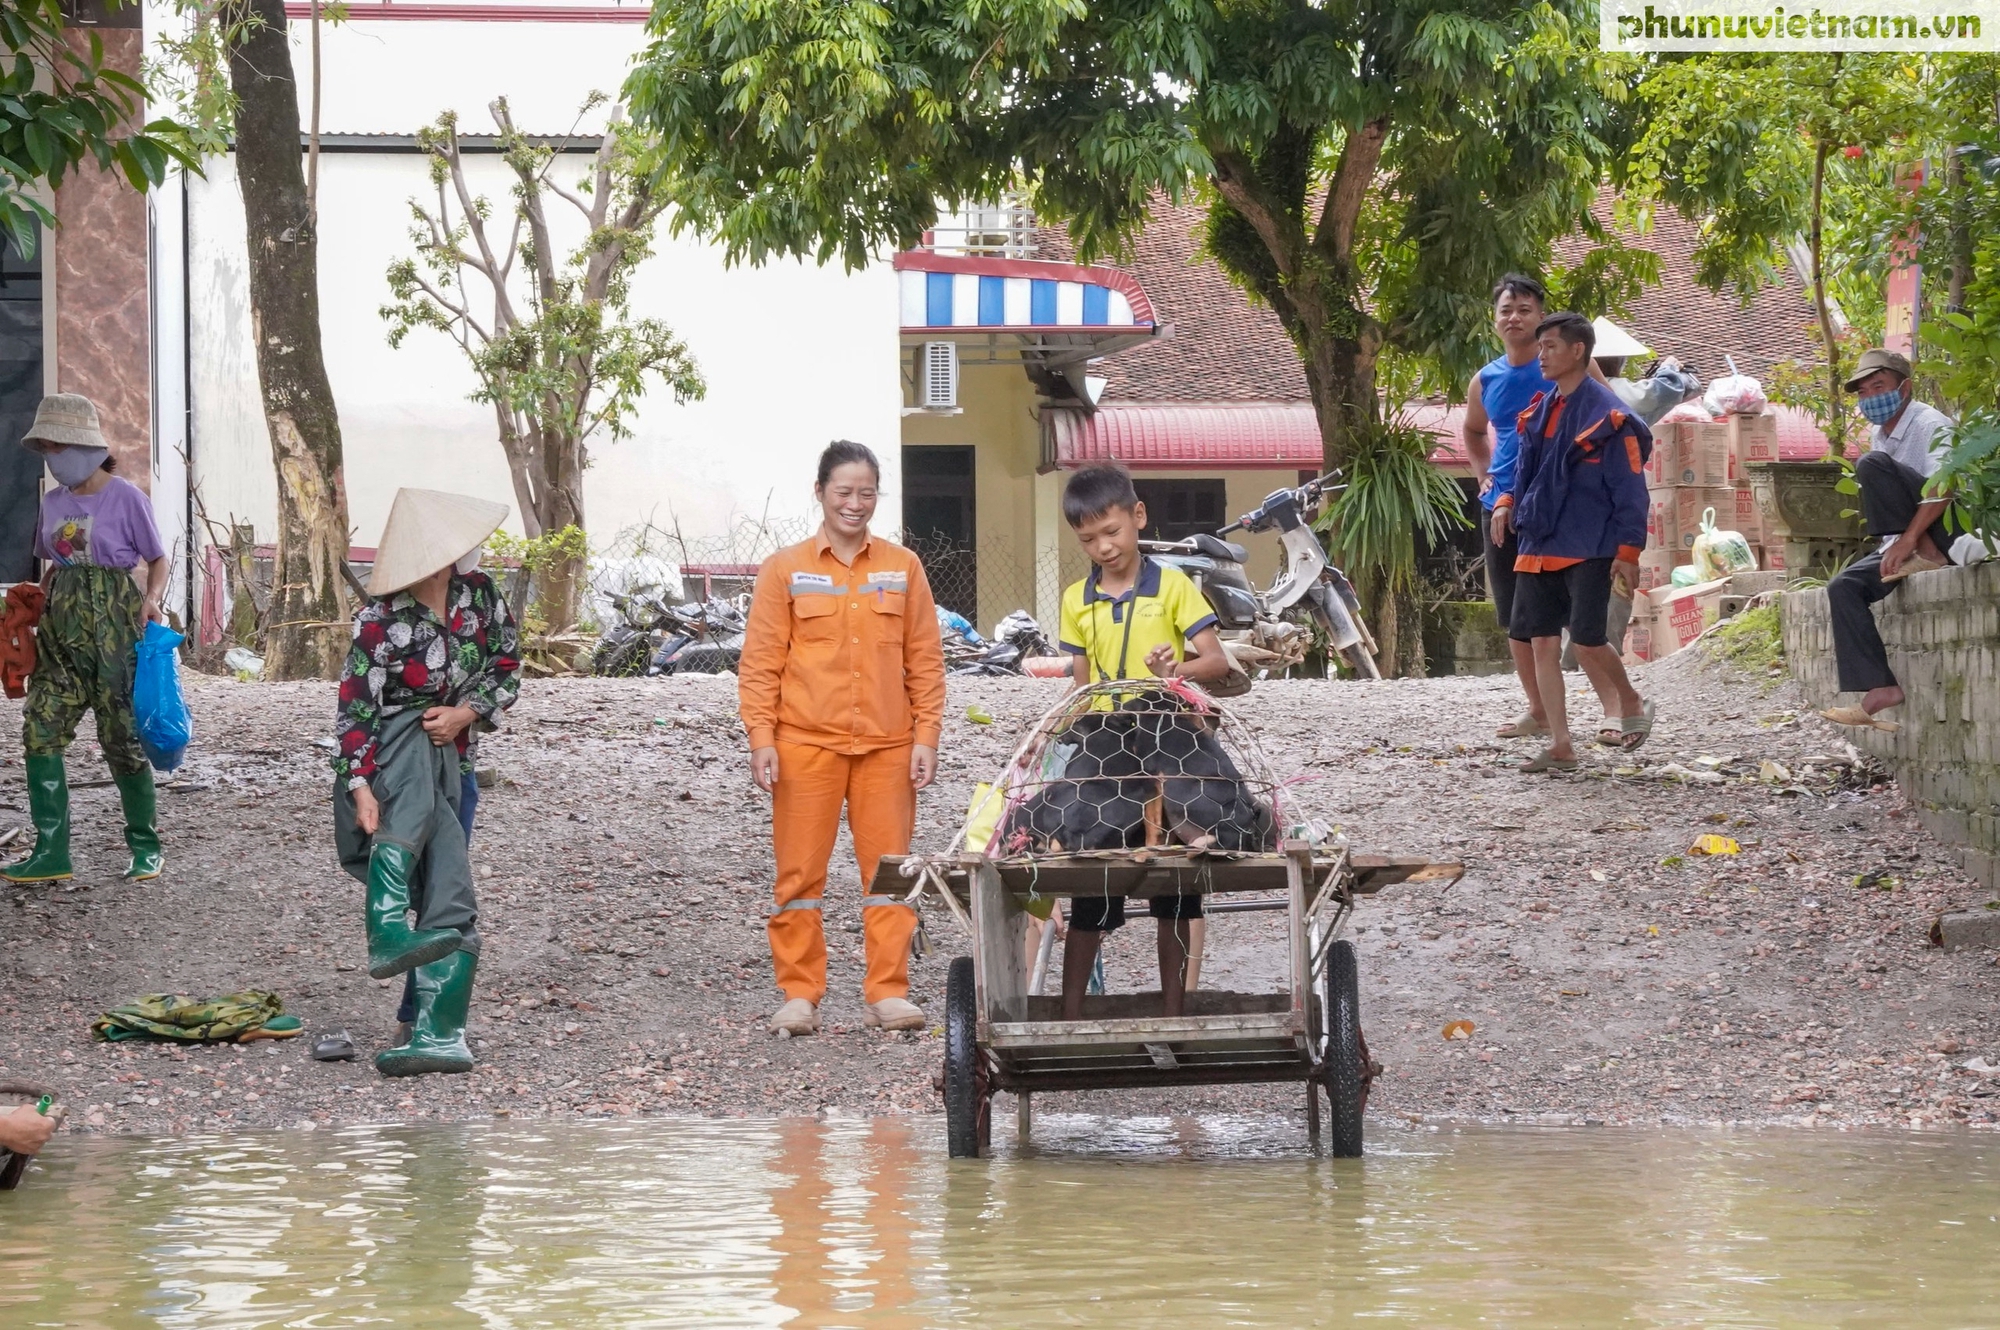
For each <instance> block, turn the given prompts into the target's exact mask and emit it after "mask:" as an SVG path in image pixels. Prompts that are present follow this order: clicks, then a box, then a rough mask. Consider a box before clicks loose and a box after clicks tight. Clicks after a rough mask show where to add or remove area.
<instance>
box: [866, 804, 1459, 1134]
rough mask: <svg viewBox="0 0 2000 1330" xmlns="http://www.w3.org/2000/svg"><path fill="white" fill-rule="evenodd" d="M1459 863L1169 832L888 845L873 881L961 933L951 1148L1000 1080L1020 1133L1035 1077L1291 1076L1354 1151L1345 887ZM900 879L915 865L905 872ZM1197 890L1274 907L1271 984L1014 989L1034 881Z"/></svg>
mask: <svg viewBox="0 0 2000 1330" xmlns="http://www.w3.org/2000/svg"><path fill="white" fill-rule="evenodd" d="M1462 872H1463V869H1462V868H1461V866H1460V865H1458V864H1445V863H1433V862H1432V861H1430V860H1428V859H1422V858H1409V857H1391V856H1383V855H1364V854H1352V853H1349V852H1348V851H1347V850H1346V849H1344V848H1339V847H1330V846H1319V847H1315V846H1311V845H1308V844H1307V843H1305V842H1303V841H1287V842H1285V843H1284V844H1283V846H1282V847H1281V848H1280V849H1279V850H1278V851H1277V852H1275V853H1224V852H1215V851H1198V850H1190V849H1187V848H1185V847H1182V846H1166V847H1158V848H1153V849H1144V850H1109V851H1101V852H1097V853H1083V854H1061V855H1044V856H1032V857H1023V858H1019V859H989V858H987V857H985V856H984V855H976V854H974V855H964V856H961V857H959V858H958V859H956V860H955V861H952V862H950V863H947V864H938V863H936V862H935V861H926V860H923V859H921V858H914V857H912V858H907V859H906V858H901V857H889V858H885V859H884V860H883V861H882V864H881V866H880V867H879V868H878V869H877V871H876V875H875V881H874V883H873V884H871V886H870V888H869V889H870V891H871V892H872V893H875V894H894V895H897V896H901V897H909V896H911V895H912V889H913V887H914V888H915V889H916V891H917V892H918V893H921V892H923V891H924V890H925V889H927V888H928V889H929V890H931V891H934V892H935V893H937V894H939V895H941V896H942V897H943V898H944V900H945V902H946V904H948V905H949V906H950V907H951V908H952V910H953V913H955V914H957V915H958V916H959V917H960V919H961V920H962V921H963V922H964V923H965V924H966V926H967V928H968V930H969V931H970V933H971V936H972V951H973V954H972V955H971V956H959V957H956V958H954V959H953V960H952V962H951V967H950V972H949V975H948V977H947V980H946V984H945V1066H944V1097H945V1114H946V1124H947V1140H948V1144H949V1149H950V1152H951V1154H952V1156H953V1157H954V1158H958V1157H970V1156H976V1155H979V1154H981V1153H982V1152H984V1151H985V1149H986V1147H987V1142H988V1137H989V1132H990V1127H991V1120H992V1112H991V1105H992V1098H993V1094H994V1092H995V1091H997V1090H1006V1091H1009V1092H1010V1093H1012V1094H1013V1095H1014V1096H1015V1104H1016V1106H1017V1109H1016V1111H1017V1113H1018V1115H1019V1133H1020V1137H1021V1139H1023V1140H1025V1139H1026V1138H1027V1134H1028V1129H1029V1120H1030V1118H1029V1115H1030V1108H1029V1105H1030V1102H1031V1096H1033V1095H1034V1094H1035V1093H1037V1092H1039V1091H1049V1090H1099V1089H1116V1088H1128V1087H1143V1086H1172V1085H1231V1084H1239V1083H1251V1082H1259V1083H1261V1082H1272V1081H1303V1082H1304V1083H1305V1085H1306V1113H1307V1117H1306V1121H1307V1125H1308V1129H1309V1130H1310V1132H1311V1134H1312V1137H1313V1139H1314V1140H1318V1138H1319V1134H1320V1118H1319V1094H1320V1091H1321V1090H1324V1091H1325V1093H1326V1097H1327V1101H1328V1104H1329V1108H1330V1117H1331V1122H1332V1136H1333V1140H1332V1146H1333V1153H1334V1154H1335V1155H1340V1156H1353V1155H1359V1154H1360V1153H1361V1119H1362V1106H1363V1103H1364V1102H1365V1100H1366V1097H1367V1093H1368V1082H1369V1080H1370V1079H1371V1076H1372V1072H1373V1068H1372V1066H1371V1064H1370V1062H1369V1060H1368V1055H1367V1046H1366V1044H1365V1043H1364V1042H1363V1040H1362V1037H1361V1013H1360V996H1359V983H1358V975H1357V972H1356V965H1355V953H1354V944H1353V943H1352V941H1350V940H1349V939H1348V938H1347V937H1346V936H1345V927H1344V925H1345V924H1346V922H1347V919H1348V916H1349V915H1350V914H1351V913H1352V911H1353V907H1354V903H1355V901H1356V899H1357V898H1359V897H1363V896H1368V895H1372V894H1373V893H1375V892H1377V891H1380V890H1381V889H1382V888H1383V887H1385V886H1388V885H1390V884H1391V883H1396V882H1439V883H1444V884H1447V885H1448V884H1449V883H1451V882H1454V881H1456V880H1457V879H1458V877H1459V876H1460V874H1461V873H1462ZM913 879H914V881H913ZM1197 893H1199V894H1200V895H1202V896H1203V897H1204V906H1205V909H1206V910H1207V912H1209V913H1211V914H1223V913H1234V912H1237V911H1245V910H1281V911H1283V912H1284V913H1285V917H1286V921H1287V927H1286V932H1285V938H1286V944H1287V955H1286V962H1287V964H1286V972H1287V974H1288V976H1289V979H1288V983H1287V986H1286V987H1285V988H1283V989H1280V990H1279V991H1277V992H1272V993H1239V992H1229V991H1223V990H1215V989H1198V990H1196V991H1194V992H1192V993H1189V994H1188V995H1187V1001H1186V1004H1185V1006H1186V1014H1184V1015H1181V1016H1177V1017H1173V1018H1171V1019H1169V1018H1168V1017H1166V1016H1164V1015H1163V1014H1162V1011H1161V998H1160V994H1159V993H1158V992H1151V993H1130V994H1106V995H1101V996H1091V997H1087V998H1085V999H1084V1004H1083V1018H1082V1019H1081V1020H1076V1021H1065V1020H1063V1019H1061V999H1060V998H1059V997H1044V996H1035V995H1031V994H1030V993H1029V970H1028V958H1027V954H1026V946H1025V941H1026V936H1027V922H1026V921H1027V918H1028V915H1027V911H1026V909H1025V906H1026V904H1027V903H1028V901H1029V900H1030V899H1031V898H1032V897H1051V896H1053V897H1073V896H1095V895H1100V894H1110V895H1122V896H1127V897H1132V898H1135V899H1137V898H1146V897H1152V896H1178V895H1192V894H1197Z"/></svg>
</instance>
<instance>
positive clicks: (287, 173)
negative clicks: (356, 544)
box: [229, 0, 349, 679]
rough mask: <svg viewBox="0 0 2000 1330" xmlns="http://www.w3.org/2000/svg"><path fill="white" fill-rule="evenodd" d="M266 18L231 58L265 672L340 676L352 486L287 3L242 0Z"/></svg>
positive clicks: (346, 615) (344, 644)
mask: <svg viewBox="0 0 2000 1330" xmlns="http://www.w3.org/2000/svg"><path fill="white" fill-rule="evenodd" d="M245 3H246V4H247V5H248V6H249V8H250V9H251V11H252V12H254V13H255V14H256V16H257V17H258V19H259V20H261V21H260V22H259V23H257V24H256V25H254V26H253V27H252V28H251V29H250V31H249V34H248V36H247V37H246V39H245V41H244V42H243V44H242V45H241V46H240V47H238V48H237V49H236V50H235V51H234V52H232V53H231V56H230V61H229V81H230V87H231V89H232V90H233V91H234V92H235V94H236V98H237V103H238V105H237V113H236V172H237V181H238V185H239V187H240V188H241V190H242V194H243V219H244V229H245V233H246V238H247V240H248V244H249V251H250V319H251V328H252V330H253V335H254V336H255V338H256V342H257V381H258V385H259V387H260V388H261V390H262V393H263V398H264V420H265V423H266V424H267V425H268V427H269V429H270V434H271V456H272V461H273V463H274V464H275V467H276V470H277V480H278V532H277V536H278V552H277V558H276V564H275V568H274V572H273V578H272V582H273V585H272V592H271V604H270V609H269V612H268V614H267V617H266V620H265V630H264V656H265V672H266V675H267V677H270V678H274V679H310V678H333V677H335V676H336V675H337V674H338V673H339V670H340V665H341V661H342V659H343V658H344V657H345V655H346V652H347V636H348V619H349V607H348V600H347V591H346V587H345V585H344V584H343V582H342V579H341V569H342V567H343V565H344V563H345V561H346V559H347V538H348V525H347V491H346V485H345V482H344V480H343V478H342V474H341V448H340V419H339V416H338V415H337V414H336V412H335V410H334V403H333V389H332V387H331V386H330V385H329V384H328V382H327V377H326V362H325V360H324V358H323V357H322V355H321V351H320V325H319V261H318V244H317V239H316V237H315V236H314V234H313V228H312V221H311V216H310V212H309V210H308V207H307V203H306V183H305V173H304V171H303V169H302V167H301V162H300V158H301V153H300V150H299V102H298V88H297V85H296V82H295V80H294V78H293V75H292V54H291V46H290V43H289V41H288V40H287V33H286V27H285V7H284V4H283V0H245Z"/></svg>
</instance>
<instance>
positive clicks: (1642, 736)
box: [1618, 699, 1653, 750]
mask: <svg viewBox="0 0 2000 1330" xmlns="http://www.w3.org/2000/svg"><path fill="white" fill-rule="evenodd" d="M1619 727H1620V728H1621V729H1622V730H1623V731H1624V733H1623V734H1622V735H1621V736H1620V737H1619V740H1618V746H1619V747H1620V748H1624V749H1627V750H1630V749H1633V748H1637V747H1638V746H1639V745H1640V744H1642V743H1644V742H1646V740H1647V739H1648V738H1650V737H1652V733H1653V703H1652V701H1651V700H1650V699H1649V700H1647V701H1644V702H1641V703H1640V704H1639V714H1638V715H1636V716H1626V717H1625V718H1624V719H1623V720H1621V721H1620V722H1619Z"/></svg>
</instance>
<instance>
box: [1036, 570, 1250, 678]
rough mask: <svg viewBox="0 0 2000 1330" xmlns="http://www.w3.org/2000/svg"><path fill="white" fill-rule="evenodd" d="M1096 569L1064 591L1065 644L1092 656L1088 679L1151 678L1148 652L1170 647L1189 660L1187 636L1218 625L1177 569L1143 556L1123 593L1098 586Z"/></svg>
mask: <svg viewBox="0 0 2000 1330" xmlns="http://www.w3.org/2000/svg"><path fill="white" fill-rule="evenodd" d="M1097 573H1098V570H1097V569H1095V568H1092V569H1091V570H1090V576H1088V577H1086V578H1084V579H1083V580H1082V581H1081V582H1076V583H1072V584H1071V585H1070V587H1069V589H1068V590H1066V591H1064V592H1063V600H1062V629H1061V632H1060V634H1059V639H1060V644H1061V646H1062V649H1063V650H1064V651H1065V652H1067V653H1068V654H1070V655H1072V656H1083V657H1085V658H1087V659H1088V660H1089V661H1090V680H1091V682H1092V683H1097V682H1099V681H1101V680H1104V679H1143V678H1149V677H1151V674H1152V671H1150V670H1148V669H1147V668H1146V657H1147V655H1149V654H1150V653H1151V652H1152V650H1153V648H1154V647H1157V646H1169V647H1172V648H1173V650H1174V659H1175V660H1176V661H1180V660H1185V659H1187V644H1188V640H1189V639H1190V638H1192V637H1193V636H1194V635H1195V634H1196V633H1199V632H1200V631H1201V630H1202V629H1204V628H1212V627H1214V626H1215V614H1214V612H1213V611H1211V610H1210V609H1209V608H1208V601H1207V600H1205V599H1203V598H1202V594H1201V590H1200V588H1198V587H1196V586H1195V584H1194V581H1193V579H1192V578H1190V577H1189V576H1188V575H1187V574H1186V573H1184V572H1182V571H1181V570H1180V569H1178V568H1169V567H1166V566H1165V565H1163V564H1158V563H1155V562H1153V560H1151V559H1144V558H1142V559H1141V560H1140V561H1139V576H1138V578H1137V580H1136V581H1135V583H1134V585H1133V587H1132V589H1131V590H1130V591H1127V592H1126V593H1125V594H1124V595H1122V596H1115V597H1114V596H1107V595H1104V594H1103V593H1101V592H1099V591H1098V589H1097Z"/></svg>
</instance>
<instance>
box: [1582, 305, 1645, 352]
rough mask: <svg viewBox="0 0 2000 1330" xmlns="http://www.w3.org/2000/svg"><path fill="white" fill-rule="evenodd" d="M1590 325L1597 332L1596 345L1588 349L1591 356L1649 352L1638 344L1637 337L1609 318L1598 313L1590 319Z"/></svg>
mask: <svg viewBox="0 0 2000 1330" xmlns="http://www.w3.org/2000/svg"><path fill="white" fill-rule="evenodd" d="M1590 326H1591V327H1592V328H1593V329H1594V330H1596V332H1597V345H1596V346H1594V347H1592V348H1591V351H1590V354H1591V355H1592V356H1593V357H1596V356H1643V355H1649V354H1651V353H1650V352H1649V351H1648V349H1647V348H1646V347H1643V346H1641V345H1640V344H1639V339H1638V338H1636V337H1634V336H1633V335H1632V334H1631V333H1628V332H1626V331H1625V330H1624V329H1623V328H1621V327H1619V326H1618V325H1617V324H1615V323H1613V322H1612V321H1611V320H1610V319H1607V318H1604V317H1603V316H1601V315H1600V316H1599V317H1597V318H1594V319H1592V320H1591V321H1590Z"/></svg>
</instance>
